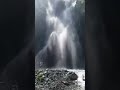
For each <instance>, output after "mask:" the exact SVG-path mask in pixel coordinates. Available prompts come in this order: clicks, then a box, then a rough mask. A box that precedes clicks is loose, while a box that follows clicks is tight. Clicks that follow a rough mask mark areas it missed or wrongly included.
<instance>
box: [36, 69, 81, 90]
mask: <svg viewBox="0 0 120 90" xmlns="http://www.w3.org/2000/svg"><path fill="white" fill-rule="evenodd" d="M77 79H78V75H77V74H76V73H75V72H73V71H68V70H51V69H41V70H36V71H35V90H83V89H82V86H81V85H79V84H78V81H77Z"/></svg>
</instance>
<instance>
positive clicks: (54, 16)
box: [35, 0, 80, 68]
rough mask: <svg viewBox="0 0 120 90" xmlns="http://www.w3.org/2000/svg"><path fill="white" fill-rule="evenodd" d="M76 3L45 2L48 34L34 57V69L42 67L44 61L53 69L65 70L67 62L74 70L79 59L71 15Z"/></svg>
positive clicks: (65, 1) (74, 1)
mask: <svg viewBox="0 0 120 90" xmlns="http://www.w3.org/2000/svg"><path fill="white" fill-rule="evenodd" d="M76 1H77V0H47V7H46V23H47V32H49V34H48V40H47V42H46V45H45V46H44V48H43V49H42V50H41V51H40V52H39V53H38V54H37V55H36V62H35V63H36V65H35V66H36V68H38V67H40V65H41V66H42V64H43V65H44V63H46V62H45V61H47V63H48V64H49V63H51V64H52V65H51V64H50V66H51V67H54V68H67V63H69V62H71V67H72V68H76V64H77V60H78V59H79V58H78V55H77V47H79V46H78V45H80V44H79V43H80V42H79V39H78V37H77V36H78V35H77V33H76V30H75V27H74V25H73V20H72V14H71V13H72V10H73V8H74V7H75V5H76ZM51 53H52V54H51ZM68 53H69V54H68ZM51 57H52V58H51ZM68 58H69V59H68ZM54 59H55V60H54ZM48 60H49V61H48ZM43 67H44V66H43ZM46 67H47V65H46Z"/></svg>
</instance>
